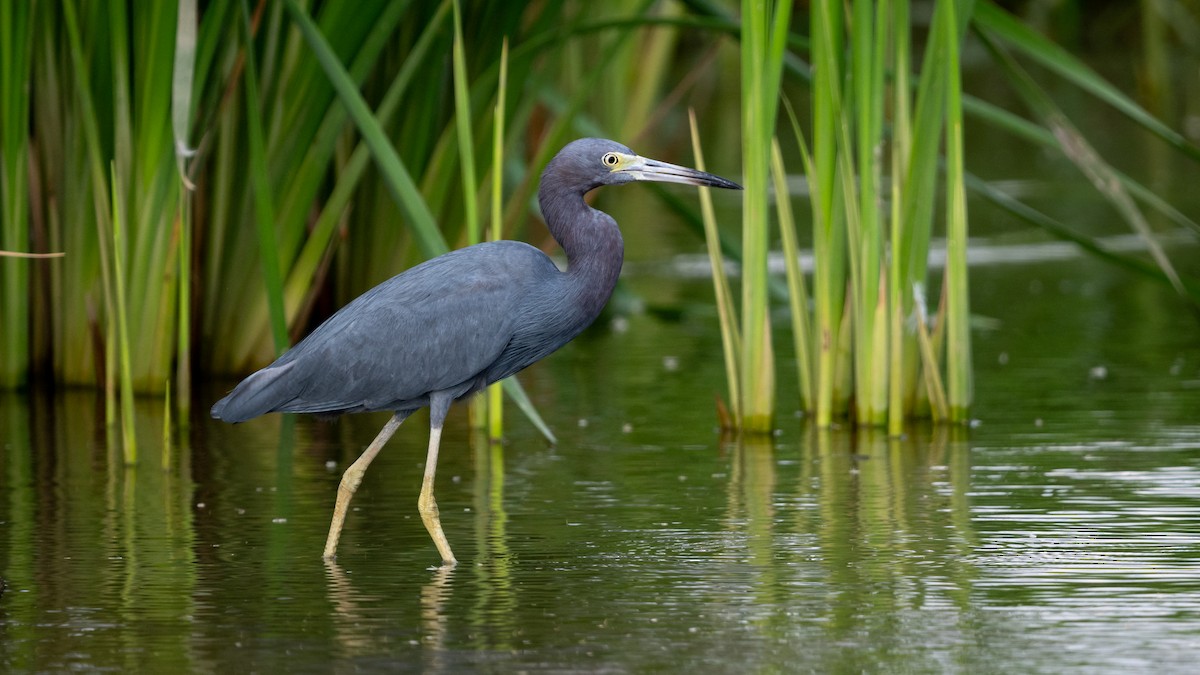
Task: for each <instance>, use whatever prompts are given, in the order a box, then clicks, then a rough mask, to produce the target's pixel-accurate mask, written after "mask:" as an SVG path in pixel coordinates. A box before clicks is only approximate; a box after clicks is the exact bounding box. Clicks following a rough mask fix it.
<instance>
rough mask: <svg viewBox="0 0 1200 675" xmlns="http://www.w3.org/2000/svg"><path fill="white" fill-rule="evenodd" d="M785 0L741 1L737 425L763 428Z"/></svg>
mask: <svg viewBox="0 0 1200 675" xmlns="http://www.w3.org/2000/svg"><path fill="white" fill-rule="evenodd" d="M790 18H791V3H790V2H787V1H786V0H783V1H780V2H773V1H769V0H743V2H742V42H741V48H742V49H741V59H742V165H743V167H742V170H743V175H744V180H745V188H746V191H745V195H744V197H743V201H742V306H741V336H742V340H741V348H742V352H741V355H740V359H739V375H740V377H741V382H740V384H739V386H738V388H739V391H740V395H741V403H740V406H739V412H740V419H739V420H738V426H739V428H740V429H742V430H743V431H747V432H760V433H761V432H769V431H771V429H772V428H773V427H772V417H773V415H774V413H775V372H774V371H775V362H774V353H773V349H772V344H771V323H770V315H769V313H768V312H767V283H766V276H767V251H768V244H769V241H770V214H769V212H768V208H767V206H768V198H767V193H768V190H769V189H770V185H771V177H770V170H771V168H770V167H771V139H772V138H773V136H774V130H775V119H776V114H777V111H778V101H779V87H780V80H781V77H782V73H783V54H784V51H785V48H786V42H787V31H788V25H789V19H790Z"/></svg>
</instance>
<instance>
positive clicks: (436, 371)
mask: <svg viewBox="0 0 1200 675" xmlns="http://www.w3.org/2000/svg"><path fill="white" fill-rule="evenodd" d="M635 180H653V181H662V182H668V183H687V184H691V185H708V186H712V187H723V188H731V189H740V188H739V187H738V186H737V185H736V184H735V183H731V182H730V181H727V180H725V179H724V178H720V177H718V176H713V175H712V174H707V173H704V172H702V171H696V170H694V169H687V168H685V167H680V166H674V165H671V164H666V163H664V162H658V161H656V160H652V159H646V158H644V157H639V156H637V155H635V154H634V153H633V151H632V150H630V149H629V148H627V147H625V146H623V145H621V144H620V143H614V142H613V141H608V140H604V139H598V138H584V139H580V140H578V141H574V142H572V143H570V144H568V145H567V146H566V147H564V148H563V149H562V150H561V151H559V153H558V154H557V155H555V156H554V159H552V160H551V161H550V163H549V164H548V165H547V166H546V170H545V171H544V172H542V181H541V186H540V187H539V188H538V201H539V203H540V204H541V207H542V216H543V217H544V218H545V220H546V226H547V227H548V228H549V229H550V234H551V235H552V236H553V237H554V239H555V240H557V241H558V243H559V245H561V246H562V248H563V251H564V252H565V253H566V254H567V270H566V271H565V272H563V271H559V269H558V267H557V266H556V265H555V264H554V263H553V262H552V261H551V260H550V258H548V257H546V254H544V253H542V252H541V251H539V250H537V249H535V248H534V247H532V246H529V245H528V244H522V243H519V242H514V241H500V242H493V243H487V244H478V245H476V246H469V247H467V248H464V249H460V250H457V251H452V252H450V253H447V254H445V255H442V256H439V257H437V258H434V259H433V260H430V261H428V262H424V263H421V264H420V265H417V266H416V267H413V268H412V269H410V270H408V271H406V272H403V273H402V274H399V275H397V276H395V277H392V278H391V279H389V280H387V281H385V282H383V283H382V284H380V285H378V286H376V287H375V288H372V289H371V290H369V291H367V292H366V293H364V294H363V295H362V296H360V297H358V298H357V299H355V300H354V301H353V302H351V303H350V304H348V305H346V306H345V307H343V308H342V309H340V310H338V312H337V313H336V314H334V315H333V316H331V317H329V319H328V320H327V321H326V322H325V323H323V324H321V325H320V326H319V327H318V328H317V329H316V330H314V331H313V332H312V333H311V334H310V335H309V336H308V337H306V338H305V339H304V340H302V341H301V342H300V344H298V345H296V346H295V347H293V348H292V349H291V350H289V351H288V352H286V353H285V354H284V355H283V356H281V357H279V359H278V360H277V361H275V363H272V364H271V365H269V366H267V367H266V368H263V369H262V370H260V371H258V372H257V373H254V374H253V375H251V376H250V377H248V378H246V379H245V380H243V381H242V382H241V384H239V385H238V386H237V387H235V388H234V390H233V391H232V392H230V394H229V395H228V396H226V397H225V398H223V399H221V400H220V401H217V403H216V405H214V406H213V408H212V415H213V417H217V418H220V419H222V420H225V421H226V422H243V421H245V420H248V419H250V418H252V417H257V416H259V415H262V414H265V413H269V412H294V413H317V414H324V415H340V414H342V413H353V412H366V411H370V410H390V411H392V412H393V413H395V414H394V415H393V416H392V419H391V420H390V421H389V422H388V423H387V424H386V425H385V426H384V428H383V430H382V431H380V432H379V435H378V436H376V437H375V440H374V441H373V442H372V443H371V445H370V446H368V447H367V449H366V450H365V451H364V452H363V454H362V456H360V457H359V459H358V460H357V461H356V462H354V464H352V465H351V466H350V468H348V469H346V472H345V474H343V476H342V482H341V484H340V485H339V487H338V498H337V503H336V505H335V506H334V513H333V521H332V523H330V527H329V536H328V538H327V539H326V541H325V558H326V559H332V558H333V557H334V554H335V552H336V550H337V544H338V539H339V537H340V536H341V530H342V524H343V522H344V520H345V516H346V511H347V508H348V506H349V504H350V499H351V498H352V497H353V495H354V491H355V490H356V489H357V488H358V485H359V483H360V481H361V480H362V476H363V473H364V472H365V471H366V468H367V466H368V465H369V464H370V463H371V461H372V460H373V458H374V457H375V456H376V455H377V454H378V453H379V451H380V450H381V449H382V448H383V445H384V444H385V443H387V441H388V439H389V438H391V436H392V434H393V433H394V432H395V430H396V428H397V427H399V426H400V424H401V422H403V421H404V419H405V418H406V417H407V416H408V415H409V414H410V413H412V412H413V411H414V410H417V409H418V408H422V407H424V406H429V407H430V414H429V426H430V431H429V454H428V456H427V461H426V465H425V478H424V481H423V482H422V487H421V495H420V497H419V498H418V502H417V504H418V511H419V512H420V514H421V519H422V520H423V521H424V523H425V527H426V528H427V529H428V530H429V534H430V535H431V536H432V537H433V541H434V543H435V544H436V545H437V548H438V551H439V552H440V553H441V555H442V561H443V563H444V564H446V565H454V564H455V558H454V554H453V553H452V552H451V551H450V544H449V542H448V541H447V539H446V536H445V533H443V531H442V526H441V521H440V520H439V518H438V510H437V502H436V501H435V500H434V498H433V482H434V473H435V469H436V467H437V456H438V445H439V443H440V440H441V433H442V424H443V422H444V421H445V418H446V412H447V410H448V409H449V407H450V403H451V402H452V401H455V400H458V399H461V398H463V397H465V396H469V395H470V394H472V393H474V392H476V391H478V390H480V389H482V388H483V387H485V386H487V385H488V384H490V383H492V382H495V381H497V380H501V379H503V378H505V377H508V376H509V375H512V374H513V373H516V372H517V371H519V370H521V369H522V368H525V367H526V366H528V365H531V364H533V363H535V362H536V361H538V360H540V359H542V358H543V357H545V356H547V355H548V354H550V353H551V352H553V351H555V350H556V349H558V348H559V347H561V346H563V345H565V344H566V343H567V342H570V341H571V339H572V338H574V337H575V336H576V335H578V334H579V333H580V332H581V331H582V330H583V329H584V328H587V327H588V326H589V325H590V324H591V323H592V322H593V321H595V319H596V317H597V316H599V315H600V311H601V310H602V309H603V308H604V304H605V303H606V302H608V298H609V296H611V295H612V291H613V287H614V286H615V285H616V283H617V276H618V275H619V274H620V272H621V262H622V259H623V255H624V245H623V243H622V241H621V232H620V230H619V229H617V223H616V222H615V221H614V220H613V219H612V218H610V217H609V216H608V215H607V214H605V213H603V212H601V211H597V210H596V209H593V208H591V207H590V206H588V205H587V203H586V202H584V200H583V196H584V195H585V194H587V193H588V192H589V191H591V190H592V189H595V188H597V187H600V186H602V185H620V184H622V183H629V182H632V181H635Z"/></svg>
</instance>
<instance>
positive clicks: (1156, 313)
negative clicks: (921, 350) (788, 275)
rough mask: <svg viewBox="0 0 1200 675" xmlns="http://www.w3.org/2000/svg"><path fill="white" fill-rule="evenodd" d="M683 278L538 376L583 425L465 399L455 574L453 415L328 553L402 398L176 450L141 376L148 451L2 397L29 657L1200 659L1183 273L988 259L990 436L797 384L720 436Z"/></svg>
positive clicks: (479, 664) (214, 433)
mask: <svg viewBox="0 0 1200 675" xmlns="http://www.w3.org/2000/svg"><path fill="white" fill-rule="evenodd" d="M1193 255H1194V252H1193ZM1193 259H1194V258H1193ZM661 267H662V268H663V269H665V268H667V267H669V266H667V265H663V266H661ZM654 269H655V268H654V266H645V265H641V266H637V265H635V266H633V267H631V271H630V274H629V275H628V278H627V284H628V289H629V290H630V291H631V294H632V295H634V296H638V297H641V298H643V299H644V301H645V303H646V305H647V308H648V311H645V312H642V313H636V314H632V315H629V316H625V317H622V318H619V319H616V320H615V321H614V320H611V319H606V320H604V321H603V322H602V323H601V324H598V325H597V327H596V328H594V329H593V330H591V331H590V332H588V333H587V334H585V335H584V336H582V337H581V338H580V339H579V340H577V341H576V342H575V343H573V344H572V345H570V346H568V347H567V348H565V349H564V350H563V351H562V352H560V353H558V354H556V355H555V356H553V357H551V358H550V359H548V360H547V361H545V362H544V363H542V364H539V365H538V366H535V367H534V368H531V369H530V370H528V371H526V372H525V373H524V374H523V375H522V380H523V382H524V384H525V386H526V388H527V389H528V391H529V393H530V395H531V396H532V397H533V399H534V400H535V402H536V403H537V405H538V407H539V409H540V410H541V412H542V414H543V416H544V417H545V418H546V419H547V420H548V422H549V423H550V424H551V425H552V427H553V428H554V430H555V432H556V433H557V435H558V444H557V445H555V446H550V445H548V444H547V443H546V442H545V441H543V440H542V439H541V438H540V437H539V436H538V434H537V433H536V432H535V431H534V430H533V429H532V428H531V427H530V425H529V424H528V423H526V422H524V421H523V420H521V419H518V418H516V417H515V416H514V415H510V418H509V422H508V439H507V442H506V443H505V444H504V445H503V446H502V447H489V446H488V445H487V444H485V443H480V442H477V441H473V439H472V438H471V437H470V434H469V433H468V432H467V431H466V427H467V425H466V423H465V422H466V416H465V412H464V410H461V409H456V410H455V411H454V412H453V414H452V418H451V421H450V424H449V426H448V428H447V431H446V435H445V438H444V440H443V446H442V447H443V453H442V455H443V459H442V462H441V465H440V466H439V474H438V478H439V481H438V488H437V496H438V499H439V503H440V505H441V512H442V520H443V524H444V526H445V528H446V531H447V534H448V536H449V537H450V540H451V543H452V544H453V546H454V550H455V553H456V554H457V556H458V558H459V560H460V565H459V566H458V567H457V568H456V569H454V570H450V571H447V570H441V569H436V567H435V566H436V565H437V563H438V558H437V554H436V551H435V549H434V548H433V546H432V544H431V543H430V541H429V538H428V536H427V535H426V533H425V531H424V528H423V527H422V525H421V521H420V519H419V517H418V516H417V514H416V497H417V491H418V488H419V486H420V476H421V471H422V464H423V460H424V446H425V440H426V434H427V429H426V427H425V426H424V425H425V423H426V418H425V417H424V416H423V415H418V416H415V417H414V418H412V419H411V420H410V421H409V422H408V423H407V424H405V425H404V426H403V427H402V428H401V430H400V432H399V433H398V434H397V436H396V438H395V439H394V440H393V441H392V443H391V444H390V445H389V446H388V447H387V449H386V450H385V451H384V452H383V453H382V455H381V456H380V457H379V459H378V460H377V461H376V462H375V464H374V465H373V466H372V467H371V470H370V471H369V472H368V474H367V476H366V480H365V482H364V484H363V486H362V488H361V489H360V491H359V493H358V496H357V498H356V500H355V502H354V510H353V511H352V513H351V514H350V516H349V518H348V522H347V529H346V532H345V535H344V536H343V539H342V543H341V548H340V556H339V558H338V561H337V563H336V564H325V563H323V562H322V560H321V557H320V553H321V549H322V545H323V542H324V538H325V534H326V529H327V527H328V522H329V516H330V513H331V510H332V504H333V498H334V494H335V491H336V487H337V483H338V481H339V478H340V474H341V472H342V471H343V470H344V469H345V467H346V466H347V465H348V463H349V462H351V461H353V459H354V458H355V457H356V456H357V454H358V453H359V452H361V450H362V449H363V448H364V447H365V446H366V444H367V443H369V441H370V440H371V438H372V437H373V436H374V434H375V433H376V432H377V431H378V429H379V427H380V426H382V424H383V422H384V421H385V419H386V416H379V415H367V416H353V417H350V418H346V419H343V420H342V421H340V422H337V423H334V424H328V423H322V422H317V421H313V420H308V419H297V418H282V417H280V416H277V415H276V416H270V417H268V418H264V419H259V420H255V421H251V422H248V423H246V424H242V425H238V426H229V425H224V424H220V423H214V422H212V421H210V420H207V419H206V418H205V417H204V416H203V415H197V416H196V418H195V419H194V420H193V426H192V428H191V431H190V433H189V434H186V435H184V437H183V438H182V439H178V441H177V442H175V443H173V444H172V445H171V446H169V447H168V448H167V449H166V451H165V452H164V451H163V448H162V445H163V444H162V443H161V442H160V441H158V440H157V439H160V438H161V436H162V431H161V430H162V426H163V417H162V415H163V411H162V407H161V405H160V404H158V403H157V402H154V401H144V402H142V403H141V409H140V411H139V413H140V419H141V423H142V424H143V425H144V426H143V427H142V429H141V438H142V453H143V456H142V459H141V462H140V464H139V465H138V466H137V467H136V468H125V467H123V466H122V465H121V464H120V462H119V461H117V460H116V458H115V457H114V456H113V455H112V452H111V450H110V449H109V448H111V447H112V445H111V444H109V443H108V442H107V441H106V438H105V432H104V427H103V424H102V422H103V407H102V405H101V402H100V400H99V399H98V398H97V397H96V396H94V395H93V394H91V393H81V392H70V393H66V394H60V395H58V396H55V397H52V398H51V397H33V398H29V397H21V396H16V395H13V394H4V395H2V397H0V442H2V443H3V446H2V458H3V459H2V464H3V467H2V471H0V578H2V579H3V584H4V585H3V591H2V594H0V670H4V671H6V672H29V671H68V670H84V669H86V670H112V671H134V672H137V671H144V672H181V671H197V672H230V671H237V672H283V671H287V672H305V671H317V672H328V671H331V670H332V671H339V672H340V671H350V670H364V671H389V672H395V671H400V672H404V671H423V672H425V671H430V672H438V671H446V672H479V671H483V672H488V671H498V672H514V671H517V672H519V671H533V672H568V671H583V672H617V673H620V672H647V671H658V670H662V671H686V670H696V671H699V672H729V673H735V672H736V673H742V672H863V671H866V672H878V671H896V672H954V671H961V672H973V673H982V672H1013V671H1018V672H1046V673H1058V672H1064V671H1095V670H1148V669H1150V668H1154V669H1156V670H1158V671H1159V672H1184V671H1188V670H1191V669H1192V668H1194V665H1195V663H1196V662H1197V661H1198V660H1200V500H1198V497H1200V415H1198V414H1197V413H1198V411H1200V340H1198V339H1197V336H1198V334H1200V331H1198V329H1197V323H1196V320H1195V318H1194V317H1193V316H1191V315H1189V314H1188V313H1187V312H1186V311H1183V310H1182V309H1181V307H1180V305H1179V304H1178V302H1177V300H1175V299H1174V298H1172V297H1171V295H1170V293H1169V291H1168V290H1166V289H1164V288H1161V287H1159V286H1157V285H1154V284H1151V283H1149V282H1144V281H1139V280H1137V279H1134V278H1132V277H1130V276H1128V275H1124V274H1120V273H1114V272H1112V271H1111V270H1110V269H1108V268H1105V267H1102V266H1101V265H1100V264H1099V263H1096V262H1092V261H1088V260H1083V259H1072V260H1065V261H1063V260H1059V261H1054V262H1050V263H1041V264H1025V265H995V266H981V267H978V268H976V269H975V270H973V272H972V274H973V303H974V306H973V307H974V311H975V312H976V313H977V314H978V315H979V316H980V317H981V321H980V322H979V324H980V326H979V328H978V329H977V330H976V332H975V340H976V342H975V358H976V364H977V376H978V378H977V381H978V385H977V389H978V391H977V405H976V407H975V414H976V416H977V418H978V420H977V423H976V424H975V425H974V426H973V427H972V428H970V429H960V428H953V429H946V428H933V427H927V426H916V427H914V428H913V429H911V430H910V433H909V434H908V436H907V437H905V438H904V439H889V438H887V437H885V436H883V435H880V434H878V433H872V432H865V431H860V432H857V433H856V432H852V431H850V430H846V429H835V430H833V431H828V432H816V431H814V430H812V429H810V428H809V427H808V426H807V425H806V423H805V421H804V420H803V419H801V418H799V417H797V416H795V415H793V413H792V411H793V410H794V408H795V407H796V396H795V393H794V391H793V388H794V386H793V385H792V384H791V379H790V378H789V377H787V376H781V384H780V397H781V413H780V415H779V420H778V427H779V429H778V432H777V435H776V436H775V437H774V438H772V439H770V440H769V441H765V442H754V443H738V442H733V441H729V440H727V439H722V438H721V436H720V435H719V434H718V433H717V432H716V430H715V428H714V427H715V420H716V414H715V411H714V399H715V396H716V395H718V394H720V393H721V392H722V390H723V384H722V377H723V374H722V366H721V364H720V356H719V354H720V348H719V344H718V342H717V340H718V339H719V338H718V336H717V332H716V330H715V329H714V323H713V322H714V321H715V317H714V315H713V312H712V303H711V300H710V293H711V291H710V289H709V287H708V285H707V284H708V282H707V281H705V280H694V281H688V280H681V279H679V278H676V277H671V278H664V277H663V276H660V275H656V274H655V272H654ZM663 308H666V309H663ZM659 310H662V311H659ZM784 324H785V322H784V321H779V322H777V330H778V331H779V333H778V335H777V338H778V344H779V345H780V349H781V350H782V351H783V352H784V353H781V354H780V358H781V361H782V363H781V366H780V368H781V373H789V372H791V371H790V370H789V369H788V368H789V364H788V359H789V358H790V357H789V355H788V354H787V353H786V345H787V343H788V338H787V334H786V332H784V331H785V330H786V329H785V327H784ZM227 386H228V385H227V384H222V385H214V386H213V387H212V388H211V389H208V390H205V391H204V392H202V393H201V395H200V396H199V400H198V402H197V406H198V407H201V406H206V405H207V404H208V403H210V402H211V401H212V400H213V399H215V398H216V397H217V396H218V395H219V394H220V393H221V392H222V391H223V390H224V389H225V388H226V387H227Z"/></svg>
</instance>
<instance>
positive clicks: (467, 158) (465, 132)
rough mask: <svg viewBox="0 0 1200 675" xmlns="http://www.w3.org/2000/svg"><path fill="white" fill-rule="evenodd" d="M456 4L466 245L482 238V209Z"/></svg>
mask: <svg viewBox="0 0 1200 675" xmlns="http://www.w3.org/2000/svg"><path fill="white" fill-rule="evenodd" d="M452 4H453V6H454V44H453V48H452V50H451V51H452V54H453V64H454V65H453V67H454V122H455V125H456V128H457V130H458V155H459V165H460V166H461V167H462V198H463V210H464V211H465V213H466V220H467V244H468V245H470V244H478V243H479V242H481V241H483V232H482V231H481V230H480V228H479V208H478V206H477V205H476V202H475V185H476V184H475V136H474V134H472V133H471V95H470V93H468V85H469V82H468V81H467V54H466V49H465V47H464V46H463V36H462V10H461V9H460V8H459V0H454V1H453V3H452Z"/></svg>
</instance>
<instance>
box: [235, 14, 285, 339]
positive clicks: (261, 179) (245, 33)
mask: <svg viewBox="0 0 1200 675" xmlns="http://www.w3.org/2000/svg"><path fill="white" fill-rule="evenodd" d="M241 2H242V23H241V26H242V37H243V39H244V40H245V45H246V52H247V53H251V52H252V51H253V47H254V45H253V32H252V31H251V29H250V4H249V0H241ZM257 71H258V68H257V66H256V65H255V63H254V59H253V58H247V59H246V70H245V77H243V79H242V82H243V84H244V85H245V88H246V89H245V96H246V131H247V133H246V136H247V139H248V141H249V155H250V166H249V169H250V181H251V183H252V184H253V186H254V190H253V192H254V211H255V216H256V218H255V226H256V228H255V229H256V231H257V232H258V251H259V260H260V261H261V264H262V270H263V278H264V281H265V282H266V293H267V307H268V309H269V311H270V317H271V338H272V340H273V341H274V343H275V355H276V356H278V355H280V354H282V353H283V352H284V351H285V350H286V349H287V348H288V330H287V316H286V314H285V313H284V309H283V278H282V272H280V262H279V239H278V237H277V236H276V233H275V205H274V203H273V200H272V197H271V182H270V179H269V178H268V176H267V173H268V170H267V157H266V154H267V153H266V149H265V147H264V146H265V141H264V140H263V127H262V119H261V118H260V117H259V116H260V115H261V114H262V112H261V111H262V100H261V98H260V97H259V95H258V73H257Z"/></svg>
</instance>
